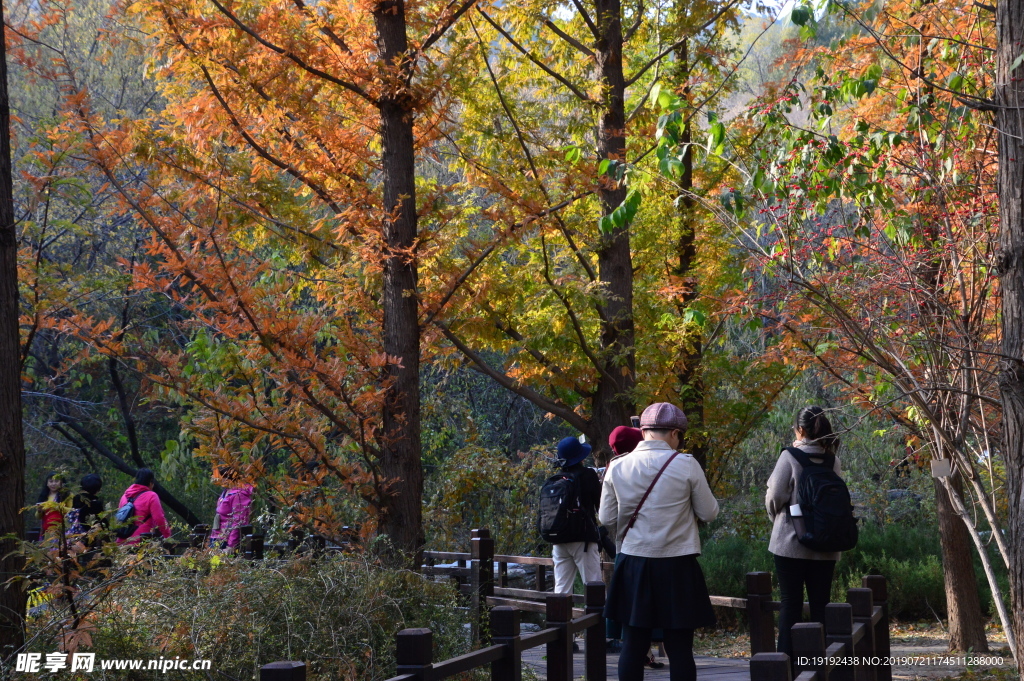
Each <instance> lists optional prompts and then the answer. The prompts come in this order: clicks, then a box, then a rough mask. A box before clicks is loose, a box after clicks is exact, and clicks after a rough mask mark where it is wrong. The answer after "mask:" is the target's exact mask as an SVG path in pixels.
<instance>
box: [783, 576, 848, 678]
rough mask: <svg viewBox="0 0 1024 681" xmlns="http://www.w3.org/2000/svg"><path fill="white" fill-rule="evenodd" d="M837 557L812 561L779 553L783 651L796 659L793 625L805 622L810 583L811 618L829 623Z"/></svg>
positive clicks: (822, 622)
mask: <svg viewBox="0 0 1024 681" xmlns="http://www.w3.org/2000/svg"><path fill="white" fill-rule="evenodd" d="M835 569H836V562H835V561H834V560H811V559H809V558H785V557H783V556H775V575H776V577H778V579H779V591H780V592H782V609H781V610H780V611H779V647H778V648H777V650H778V651H779V652H780V653H786V654H787V655H789V659H790V661H791V662H792V660H793V638H792V631H791V630H792V628H793V625H794V624H796V623H797V622H799V621H801V619H803V618H802V615H803V611H804V586H805V585H806V586H807V602H808V603H810V605H811V621H812V622H821V624H822V626H824V625H825V606H826V605H828V599H829V596H830V595H831V593H832V574H833V573H834V572H835Z"/></svg>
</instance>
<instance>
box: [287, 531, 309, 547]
mask: <svg viewBox="0 0 1024 681" xmlns="http://www.w3.org/2000/svg"><path fill="white" fill-rule="evenodd" d="M305 539H306V533H305V532H303V531H302V530H292V531H291V532H289V533H288V550H289V551H290V552H292V553H298V551H299V548H300V547H301V546H302V542H303V541H305Z"/></svg>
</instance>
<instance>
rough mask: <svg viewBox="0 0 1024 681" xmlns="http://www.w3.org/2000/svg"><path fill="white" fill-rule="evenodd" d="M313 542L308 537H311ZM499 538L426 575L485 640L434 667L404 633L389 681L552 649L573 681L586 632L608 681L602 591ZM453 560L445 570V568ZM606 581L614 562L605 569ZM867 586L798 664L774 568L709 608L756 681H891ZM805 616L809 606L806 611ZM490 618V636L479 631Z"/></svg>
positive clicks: (421, 679) (267, 671) (266, 672)
mask: <svg viewBox="0 0 1024 681" xmlns="http://www.w3.org/2000/svg"><path fill="white" fill-rule="evenodd" d="M242 535H243V541H242V546H241V549H240V552H241V553H242V554H243V555H244V556H245V557H246V558H250V559H253V560H260V559H262V558H263V557H264V552H265V550H268V549H272V550H275V551H279V552H282V553H284V552H291V551H295V550H296V549H297V548H298V542H289V544H287V545H280V546H278V545H272V546H265V545H264V543H263V537H262V535H259V534H253V532H252V528H243V531H242ZM189 539H190V540H189V541H188V542H179V543H177V544H170V543H165V544H164V546H165V548H167V549H169V550H170V552H171V553H175V552H176V551H174V550H173V549H182V550H183V549H187V548H190V547H201V546H205V545H206V543H207V539H208V530H207V528H205V527H202V526H200V527H198V528H196V531H195V532H193V534H192V535H191V536H190V538H189ZM306 544H307V545H308V544H309V540H306ZM494 544H495V542H494V538H493V537H491V534H490V532H489V531H488V530H486V529H478V530H472V532H471V535H470V550H469V551H468V552H456V551H425V552H424V554H423V566H422V568H421V572H422V573H423V574H424V575H426V576H430V577H435V578H436V577H447V578H449V579H451V580H452V581H453V582H454V583H455V586H456V588H457V589H458V590H459V592H460V593H462V594H463V595H464V596H465V597H466V598H467V605H468V609H469V612H470V615H469V624H470V628H471V635H472V640H473V642H474V643H475V644H478V645H479V644H489V645H485V647H482V648H479V649H478V650H475V651H473V652H471V653H467V654H466V655H462V656H460V657H456V658H452V659H450V660H444V661H440V662H436V663H435V662H433V660H432V659H431V655H432V645H433V644H432V633H431V632H430V630H429V629H405V630H403V631H400V632H399V633H398V635H397V639H396V645H397V650H396V658H397V660H398V675H397V676H395V677H392V678H391V679H389V680H388V681H427V680H428V679H429V680H435V679H436V680H440V679H446V678H450V677H452V676H455V675H457V674H459V673H462V672H465V671H470V670H473V669H480V668H483V667H487V666H488V665H489V666H490V669H491V678H492V679H495V680H501V681H505V680H516V681H518V679H520V678H521V676H522V653H523V651H524V650H529V649H530V648H536V647H539V646H541V645H546V646H547V651H546V652H547V669H548V671H547V674H548V679H550V680H551V681H556V680H558V681H562V680H566V681H568V680H570V679H571V678H572V642H573V636H574V634H576V633H578V632H581V631H583V632H585V634H584V636H585V651H586V652H585V655H586V658H585V659H586V669H587V675H586V679H587V681H604V680H605V674H606V671H605V670H606V667H605V664H606V662H605V638H604V618H603V615H602V610H603V607H604V598H605V585H604V584H603V583H601V582H592V583H589V584H587V585H586V593H585V594H583V595H579V594H575V595H574V594H555V593H552V592H551V591H548V590H547V589H548V586H549V585H550V586H551V587H552V588H553V585H551V584H550V581H551V580H549V579H548V576H549V573H550V572H553V569H554V561H553V560H552V559H551V558H549V557H544V556H512V555H500V554H495V553H494ZM312 550H314V551H320V552H325V551H327V552H329V551H331V550H344V547H328V546H326V545H325V544H323V543H322V542H321V544H319V545H313V547H312ZM439 563H448V565H439ZM512 564H516V565H521V566H529V567H532V569H533V576H534V580H535V584H534V586H535V587H537V588H534V589H520V588H512V587H509V586H508V584H509V565H512ZM603 568H604V573H605V575H606V581H607V576H610V574H611V569H612V564H611V563H603ZM862 585H863V588H859V589H849V590H848V592H847V602H846V603H830V604H829V605H828V606H827V607H826V622H825V626H824V627H823V626H822V625H821V624H819V623H817V622H812V623H800V624H796V625H794V627H793V648H794V657H795V658H796V660H794V662H795V663H796V664H794V665H791V664H790V659H789V656H788V655H786V654H784V653H777V652H775V638H776V636H775V613H776V612H777V611H778V610H779V609H780V607H781V604H780V603H779V602H778V601H773V600H772V599H771V597H772V576H771V573H769V572H748V573H747V575H746V586H747V596H746V598H735V597H730V596H711V603H712V605H716V606H719V607H725V608H735V609H739V610H743V611H744V612H745V613H746V616H747V622H748V626H749V631H750V653H751V662H750V678H751V681H793V675H792V670H793V669H795V670H796V672H797V676H796V681H892V667H891V665H890V664H888V663H889V657H890V648H889V625H888V622H889V617H888V607H887V600H888V594H887V587H886V581H885V578H884V577H882V576H879V575H868V576H865V577H864V578H863V579H862ZM807 610H808V607H807V604H806V603H805V604H804V612H805V614H806V612H807ZM520 611H528V612H539V613H544V614H545V615H546V618H547V620H546V628H545V629H543V630H542V631H539V632H537V633H532V634H526V635H521V634H520V631H519V613H520ZM488 617H489V621H490V627H489V630H488V629H487V628H485V627H484V626H483V624H484V622H485V621H486V620H487V618H488ZM260 679H261V681H304V679H305V665H304V664H302V663H300V662H275V663H272V664H270V665H267V666H265V667H263V668H262V670H261V676H260Z"/></svg>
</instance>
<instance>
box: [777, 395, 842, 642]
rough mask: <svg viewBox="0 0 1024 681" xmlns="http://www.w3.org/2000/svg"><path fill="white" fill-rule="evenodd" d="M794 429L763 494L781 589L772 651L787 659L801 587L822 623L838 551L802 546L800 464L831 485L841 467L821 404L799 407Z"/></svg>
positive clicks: (801, 598) (814, 618)
mask: <svg viewBox="0 0 1024 681" xmlns="http://www.w3.org/2000/svg"><path fill="white" fill-rule="evenodd" d="M793 431H794V432H795V433H796V441H795V442H793V445H792V447H787V448H786V449H784V450H783V451H782V453H781V454H780V455H779V460H778V462H777V463H776V464H775V470H774V471H773V472H772V474H771V477H769V478H768V494H767V496H766V497H765V505H766V506H767V508H768V515H769V516H770V517H771V519H772V522H773V523H774V526H773V527H772V537H771V541H770V543H769V544H768V550H769V551H770V552H771V553H772V554H773V555H774V557H775V574H776V577H777V578H778V580H779V591H780V592H781V594H782V608H781V610H780V612H779V645H778V649H777V650H778V652H780V653H786V654H788V655H789V657H790V661H791V662H792V660H793V641H792V638H791V630H792V627H793V625H794V624H796V623H797V622H799V621H800V620H801V615H802V614H803V607H804V587H805V586H806V587H807V600H808V601H809V602H810V605H811V620H812V621H814V622H821V623H822V625H824V623H825V606H826V605H828V600H829V595H830V594H831V592H832V576H833V573H834V572H835V567H836V561H837V560H839V556H840V552H839V551H827V550H819V549H815V548H811V547H810V546H808V545H807V543H806V542H807V541H808V531H807V527H806V526H805V522H811V519H810V518H805V517H804V512H805V511H808V512H810V508H809V503H807V502H808V501H809V500H802V499H801V495H800V490H801V489H804V490H807V489H808V488H807V484H808V481H807V480H806V479H805V476H804V469H805V467H806V468H808V470H811V466H813V467H814V468H815V469H822V470H815V471H814V474H815V475H819V474H820V473H825V474H826V475H829V476H831V477H832V478H833V484H834V481H835V479H837V476H838V475H839V472H840V467H839V457H837V456H836V450H837V449H839V438H838V437H837V436H836V435H835V433H833V432H832V424H831V423H830V422H829V420H828V417H827V416H825V411H824V410H823V409H822V408H821V407H805V408H804V409H801V410H800V413H799V414H797V417H796V425H795V426H794V428H793ZM829 462H831V466H829V465H828V464H829ZM833 473H834V475H833ZM819 477H820V475H819ZM839 484H841V480H840V481H839ZM843 489H844V490H845V485H843ZM847 499H848V493H847ZM801 504H803V507H801ZM851 518H852V514H851ZM846 529H848V528H844V530H846ZM854 542H856V527H854ZM811 543H812V544H813V542H811Z"/></svg>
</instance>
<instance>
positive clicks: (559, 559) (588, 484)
mask: <svg viewBox="0 0 1024 681" xmlns="http://www.w3.org/2000/svg"><path fill="white" fill-rule="evenodd" d="M588 456H590V445H588V444H584V443H582V442H580V441H579V440H578V439H577V438H574V437H567V438H565V439H563V440H562V441H561V442H559V443H558V459H559V463H560V464H561V471H560V472H561V474H562V475H564V476H565V477H571V478H572V479H573V480H574V481H575V488H576V490H577V492H578V494H579V497H578V504H579V510H580V511H582V513H583V514H584V516H585V518H586V522H585V523H583V528H584V529H583V530H582V532H581V534H580V535H579V536H578V537H571V536H570V537H566V538H565V540H558V541H555V542H553V546H552V547H551V557H552V558H553V559H554V561H555V593H563V594H567V593H572V591H573V585H574V584H575V582H576V573H577V571H578V572H579V574H580V577H581V578H582V579H583V583H584V584H586V583H587V582H601V581H604V580H603V579H602V578H601V546H600V543H599V542H600V535H599V534H598V530H597V507H598V504H600V503H601V480H600V478H599V477H598V475H597V471H596V470H594V469H593V468H588V467H587V466H584V465H583V460H584V459H586V458H587V457H588ZM573 503H576V501H575V500H573ZM570 540H571V541H570Z"/></svg>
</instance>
